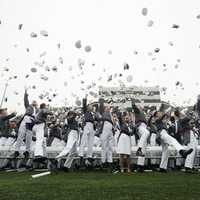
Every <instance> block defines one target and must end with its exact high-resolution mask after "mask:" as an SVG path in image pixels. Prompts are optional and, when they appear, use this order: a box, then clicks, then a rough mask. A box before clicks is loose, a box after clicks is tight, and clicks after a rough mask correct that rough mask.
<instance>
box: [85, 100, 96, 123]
mask: <svg viewBox="0 0 200 200" xmlns="http://www.w3.org/2000/svg"><path fill="white" fill-rule="evenodd" d="M83 113H84V121H85V123H87V122H91V123H93V124H94V122H95V121H96V119H95V115H94V114H93V113H92V112H89V111H88V110H87V99H83Z"/></svg>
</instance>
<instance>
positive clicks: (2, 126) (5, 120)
mask: <svg viewBox="0 0 200 200" xmlns="http://www.w3.org/2000/svg"><path fill="white" fill-rule="evenodd" d="M15 116H16V114H15V113H12V114H10V115H7V116H2V117H0V135H1V136H4V137H6V136H7V134H8V133H9V120H10V119H11V118H13V117H15Z"/></svg>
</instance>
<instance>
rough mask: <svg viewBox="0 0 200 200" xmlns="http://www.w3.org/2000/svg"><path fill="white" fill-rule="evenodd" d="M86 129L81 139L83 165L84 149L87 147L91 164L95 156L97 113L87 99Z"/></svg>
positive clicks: (80, 154)
mask: <svg viewBox="0 0 200 200" xmlns="http://www.w3.org/2000/svg"><path fill="white" fill-rule="evenodd" d="M83 114H84V128H83V135H82V137H81V144H80V149H79V156H80V157H81V163H82V161H83V156H84V149H85V147H87V153H86V157H87V160H88V161H89V162H91V161H92V160H93V159H92V154H93V145H94V136H95V120H96V117H95V113H94V107H93V106H92V105H87V98H85V99H83Z"/></svg>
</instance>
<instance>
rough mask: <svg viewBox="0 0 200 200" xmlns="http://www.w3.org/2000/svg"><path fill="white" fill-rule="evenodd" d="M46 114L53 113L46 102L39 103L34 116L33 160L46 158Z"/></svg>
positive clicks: (41, 160) (39, 160) (40, 160)
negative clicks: (37, 110)
mask: <svg viewBox="0 0 200 200" xmlns="http://www.w3.org/2000/svg"><path fill="white" fill-rule="evenodd" d="M48 115H53V114H52V113H51V112H50V111H49V110H48V109H47V108H46V104H45V103H42V104H40V110H39V112H38V113H37V115H36V117H35V125H34V126H33V132H34V133H35V135H36V144H35V150H34V156H35V159H34V161H35V162H43V161H45V160H46V140H45V135H44V133H45V126H46V120H47V116H48Z"/></svg>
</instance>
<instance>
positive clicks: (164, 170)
mask: <svg viewBox="0 0 200 200" xmlns="http://www.w3.org/2000/svg"><path fill="white" fill-rule="evenodd" d="M158 172H160V173H167V170H166V169H163V168H159V170H158Z"/></svg>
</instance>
